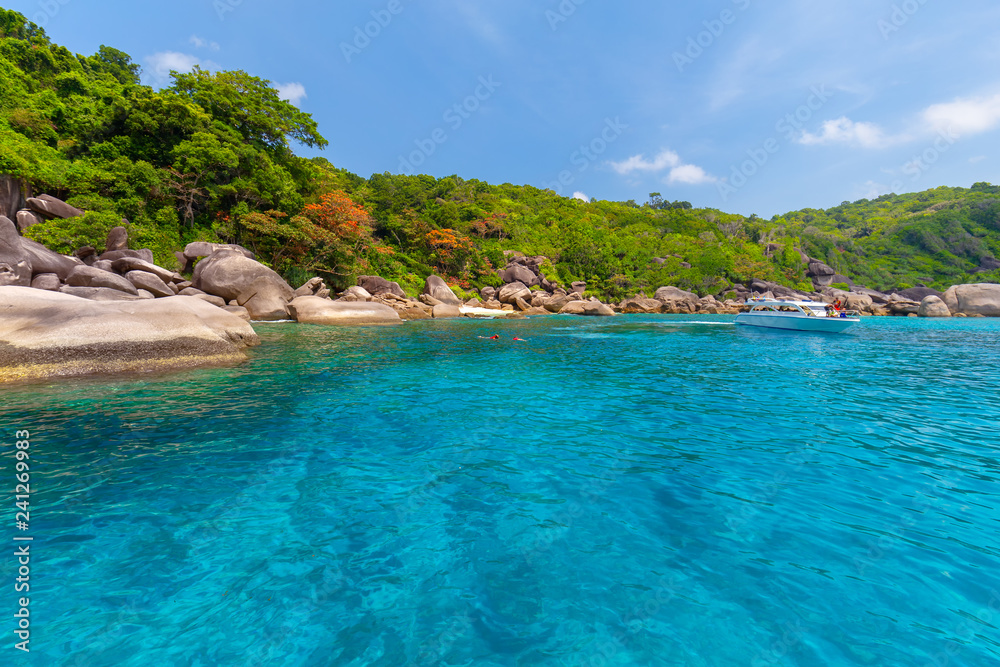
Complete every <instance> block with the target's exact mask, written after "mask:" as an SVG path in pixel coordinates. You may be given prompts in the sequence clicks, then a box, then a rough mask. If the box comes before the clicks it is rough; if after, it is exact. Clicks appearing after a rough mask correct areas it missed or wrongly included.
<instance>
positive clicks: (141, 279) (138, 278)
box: [125, 271, 176, 298]
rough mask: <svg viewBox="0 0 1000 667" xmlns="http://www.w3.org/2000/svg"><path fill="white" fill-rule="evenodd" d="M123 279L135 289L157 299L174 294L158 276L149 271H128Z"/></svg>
mask: <svg viewBox="0 0 1000 667" xmlns="http://www.w3.org/2000/svg"><path fill="white" fill-rule="evenodd" d="M125 279H126V280H128V281H129V282H130V283H132V284H133V285H135V288H136V289H140V290H146V291H147V292H149V293H150V294H152V295H153V296H155V297H157V298H162V297H165V296H173V295H174V294H175V293H176V292H174V291H173V290H172V289H170V288H169V287H168V286H167V284H166V283H165V282H163V280H161V279H160V277H159V276H158V275H156V274H155V273H150V272H149V271H129V272H128V273H126V274H125Z"/></svg>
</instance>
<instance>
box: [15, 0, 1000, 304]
mask: <svg viewBox="0 0 1000 667" xmlns="http://www.w3.org/2000/svg"><path fill="white" fill-rule="evenodd" d="M293 141H294V142H298V143H302V144H305V145H307V146H314V147H320V148H322V147H324V146H326V144H327V141H326V139H324V138H323V137H322V136H321V135H320V134H319V131H318V128H317V126H316V123H315V122H314V121H313V119H312V118H311V117H310V116H309V115H308V114H306V113H303V112H301V111H299V110H298V109H296V108H295V107H294V106H293V105H291V104H289V103H288V102H286V101H283V100H281V99H280V97H279V95H278V93H277V92H276V91H275V90H274V88H273V87H272V86H271V85H270V83H269V82H267V81H264V80H262V79H259V78H257V77H253V76H251V75H249V74H247V73H245V72H217V73H211V72H206V71H202V70H200V69H195V70H194V71H193V72H191V73H186V74H175V75H174V76H173V85H171V86H170V87H168V88H165V89H163V90H153V89H152V88H149V87H147V86H143V85H140V83H139V69H138V67H137V66H136V65H135V64H134V63H132V60H131V58H130V57H129V56H128V55H127V54H125V53H122V52H121V51H118V50H116V49H112V48H110V47H106V46H102V47H101V48H100V50H99V51H98V53H97V54H95V55H93V56H89V57H85V56H79V55H74V54H72V53H70V52H69V51H68V50H67V49H65V48H63V47H61V46H58V45H54V44H52V43H51V42H50V41H49V39H48V38H47V36H46V35H45V32H44V31H43V30H41V29H40V28H38V27H37V26H35V25H33V24H31V23H29V22H27V21H26V20H25V19H24V17H23V16H21V15H20V14H17V13H16V12H11V11H6V10H2V9H0V173H7V174H12V175H15V176H18V177H21V178H24V179H26V180H28V181H29V182H30V183H31V184H32V186H33V188H34V190H35V191H40V192H49V193H51V194H53V195H55V196H58V197H61V198H63V199H67V200H68V201H69V202H70V203H71V204H73V205H75V206H78V207H80V208H83V209H85V210H87V211H88V212H89V213H88V215H87V216H85V217H84V218H82V219H77V220H69V221H58V222H57V221H53V222H49V223H45V224H42V225H38V226H36V227H34V228H32V229H31V236H32V237H33V238H36V239H38V240H40V241H42V242H44V243H46V244H47V245H50V246H51V247H53V248H56V249H58V250H60V251H63V252H68V251H72V250H73V249H74V248H75V247H77V246H79V245H93V246H95V247H96V248H98V249H99V250H100V249H101V246H102V245H103V243H104V235H105V234H106V233H107V230H108V229H109V228H110V227H112V226H114V225H116V224H119V222H120V220H121V219H122V218H126V219H128V220H129V221H130V225H129V226H130V235H131V237H132V240H133V243H134V244H136V245H137V246H138V247H149V248H151V249H152V250H153V251H154V255H155V257H156V260H157V261H158V262H160V263H162V264H164V265H166V266H174V265H175V260H174V258H173V255H172V252H173V251H174V250H178V249H180V248H182V247H183V245H184V244H185V243H187V242H189V241H194V240H206V241H227V242H235V243H241V244H243V245H245V246H247V247H248V248H250V249H252V250H253V251H255V252H256V253H257V254H258V255H259V256H260V258H261V259H262V261H265V262H267V263H268V264H270V265H271V266H273V267H274V268H275V269H276V270H278V271H280V272H281V273H282V274H284V275H285V276H286V277H288V278H289V280H290V281H292V282H296V281H298V280H299V279H302V278H304V277H308V276H309V275H312V274H320V275H322V276H323V277H324V278H326V279H327V280H328V281H329V282H330V284H331V286H332V287H335V288H343V287H346V286H347V285H349V284H352V283H353V282H354V280H355V278H356V276H357V275H358V274H360V273H371V274H377V275H381V276H383V277H385V278H387V279H389V280H395V281H398V282H399V283H400V284H401V285H403V286H404V288H406V289H408V290H410V291H411V292H412V291H414V290H415V289H417V288H418V287H419V286H420V285H421V284H422V282H423V278H424V277H426V276H427V275H428V274H430V273H431V272H436V273H438V274H440V275H442V276H444V277H446V279H448V280H449V282H451V283H452V284H453V285H454V286H456V287H459V288H464V289H470V288H473V287H479V286H483V285H496V284H499V279H498V277H497V269H499V268H502V267H503V266H505V265H506V263H507V257H506V256H505V253H508V252H509V251H519V252H523V253H525V254H528V255H545V256H546V257H548V258H549V260H548V261H546V262H545V264H543V266H542V269H543V271H544V273H545V275H546V276H548V277H549V278H550V279H551V280H555V281H558V282H561V283H564V284H566V283H570V282H573V281H576V280H585V281H587V283H588V290H589V291H590V292H591V293H595V294H601V295H603V296H606V297H610V298H615V299H619V298H623V297H627V296H632V295H634V294H636V293H646V294H652V292H653V291H654V290H655V289H656V288H657V287H659V286H662V285H677V286H679V287H681V288H684V289H688V290H693V291H696V292H698V293H701V294H707V293H712V294H723V293H726V292H727V291H728V290H729V288H730V287H731V286H732V284H733V283H744V284H745V283H747V282H749V281H750V280H752V279H754V278H760V279H764V280H771V281H777V282H781V283H784V284H787V285H794V286H799V287H803V288H808V287H809V285H810V283H809V281H808V280H807V279H806V277H805V269H806V266H805V264H804V263H803V261H802V255H801V254H800V252H799V251H800V249H801V250H802V251H804V252H805V253H807V254H808V255H809V256H811V257H813V258H816V259H821V260H823V261H825V262H826V263H828V264H829V265H830V266H832V267H834V268H835V269H837V270H838V271H839V272H840V273H843V274H845V275H847V276H849V277H850V278H852V279H853V280H855V281H857V282H859V283H863V284H866V285H867V286H869V287H874V288H878V289H889V288H894V287H905V286H909V285H912V284H916V283H923V284H927V285H933V286H935V287H945V286H947V285H949V284H952V283H957V282H967V281H970V280H975V281H982V280H998V279H1000V275H998V274H997V272H995V271H993V272H990V273H975V274H974V273H973V272H974V271H975V270H976V269H977V267H979V266H980V262H982V261H984V260H986V262H985V263H986V264H989V265H992V264H991V263H990V262H989V260H991V259H992V258H994V257H996V254H997V253H998V252H1000V188H997V187H994V186H991V185H989V184H977V185H975V186H973V188H972V189H971V190H963V189H960V188H938V189H937V190H932V191H929V192H924V193H917V194H911V195H901V196H895V195H887V196H885V197H880V198H879V199H877V200H874V201H867V200H862V201H860V202H854V203H853V204H852V203H848V202H845V203H844V204H842V205H841V206H839V207H836V208H833V209H830V210H828V211H817V210H805V211H798V212H793V213H788V214H786V215H784V216H779V217H775V218H774V219H772V220H770V221H764V220H761V219H760V218H758V217H757V216H750V217H749V218H745V217H743V216H739V215H733V214H727V213H723V212H720V211H716V210H704V209H702V210H698V209H693V208H692V207H691V204H690V203H688V202H680V201H675V202H668V201H664V200H663V198H662V196H661V195H660V193H655V192H654V193H650V198H649V201H648V202H647V203H646V204H643V205H639V204H637V203H636V202H634V201H628V202H623V203H618V202H608V201H593V202H583V201H578V200H576V199H566V198H563V197H559V196H557V195H556V194H555V193H553V192H552V191H547V190H539V189H537V188H534V187H531V186H514V185H511V184H503V185H490V184H488V183H484V182H482V181H478V180H465V179H462V178H460V177H458V176H450V177H447V178H441V179H436V178H433V177H431V176H399V175H392V174H389V173H385V174H375V175H373V176H371V178H368V179H364V178H361V177H360V176H357V175H355V174H352V173H350V172H347V171H345V170H343V169H338V168H336V167H335V166H334V165H332V164H330V163H329V162H328V161H327V160H324V159H322V158H315V159H312V160H305V159H302V158H299V157H297V156H295V155H294V154H293V152H292V151H291V148H290V144H291V142H293Z"/></svg>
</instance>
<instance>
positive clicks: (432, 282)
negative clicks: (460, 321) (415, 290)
mask: <svg viewBox="0 0 1000 667" xmlns="http://www.w3.org/2000/svg"><path fill="white" fill-rule="evenodd" d="M369 291H371V290H369ZM421 294H428V295H430V296H432V297H434V298H435V299H437V300H438V301H440V302H441V303H448V304H451V305H453V306H461V305H462V301H461V300H460V299H459V298H458V297H457V296H455V293H454V292H452V291H451V288H450V287H448V283H446V282H445V281H444V280H442V279H441V277H439V276H436V275H434V274H431V275H429V276H427V280H426V281H425V282H424V289H423V291H422V292H421Z"/></svg>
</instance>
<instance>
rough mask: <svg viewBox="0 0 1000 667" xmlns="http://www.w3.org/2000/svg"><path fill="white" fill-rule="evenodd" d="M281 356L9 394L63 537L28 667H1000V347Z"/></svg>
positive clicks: (480, 344)
mask: <svg viewBox="0 0 1000 667" xmlns="http://www.w3.org/2000/svg"><path fill="white" fill-rule="evenodd" d="M259 331H260V333H261V337H262V339H263V340H264V345H263V346H262V347H260V348H258V349H257V350H255V351H254V352H253V355H252V356H253V358H252V360H251V361H250V362H249V363H247V364H245V365H244V366H241V367H238V368H230V369H222V370H218V369H215V370H198V371H191V372H185V373H180V374H172V375H164V376H131V377H124V378H114V379H90V380H64V381H59V382H52V383H49V384H44V385H37V384H36V385H24V386H17V387H13V388H12V387H7V388H4V389H2V390H0V397H2V407H0V424H2V427H3V429H4V433H3V441H4V442H5V443H7V444H6V446H5V448H4V462H5V467H4V470H7V471H8V474H6V477H7V482H6V483H4V484H3V487H2V490H3V493H4V494H6V495H5V496H4V499H5V500H4V503H5V507H7V508H9V511H5V514H4V515H5V516H7V517H8V519H6V520H5V524H6V527H5V532H8V533H9V534H11V536H12V534H13V533H15V532H16V531H15V530H14V529H13V522H14V516H13V515H14V510H13V504H14V501H13V498H12V492H13V485H14V482H13V462H14V460H13V448H12V447H11V446H10V444H11V442H12V440H13V432H14V430H15V429H30V431H31V435H32V437H31V442H32V448H31V457H32V465H33V468H32V475H33V484H32V488H33V496H32V499H31V502H32V523H31V529H30V534H31V535H33V536H34V538H35V539H34V542H33V543H32V546H31V550H32V554H33V560H32V565H31V567H32V575H31V576H32V579H31V592H30V597H31V622H32V625H31V629H32V635H31V647H32V653H31V654H30V656H26V655H24V654H21V653H20V652H18V651H14V650H13V649H12V648H11V646H10V645H12V644H13V641H14V639H13V638H12V637H13V635H12V632H11V631H12V630H13V628H14V622H13V620H12V618H13V616H12V615H13V613H14V611H15V604H16V597H17V595H16V594H15V593H14V592H13V591H12V588H13V586H12V580H13V576H14V575H13V572H14V568H15V564H14V558H13V556H11V555H8V556H5V557H4V559H3V560H4V561H5V564H4V565H3V571H4V572H7V573H9V576H8V575H4V577H5V578H7V579H10V580H11V582H10V584H11V585H8V584H6V583H5V584H3V586H2V588H3V590H5V591H6V593H4V594H3V596H2V600H0V605H2V608H0V611H3V612H4V613H3V618H6V619H8V620H7V621H4V622H3V623H4V625H6V626H9V627H2V628H0V631H2V633H3V635H4V636H6V637H7V639H6V640H5V641H4V648H3V654H4V656H5V657H4V658H3V659H2V660H3V662H4V663H5V664H11V662H13V663H14V664H25V665H28V664H31V665H46V666H48V665H123V666H136V667H138V666H143V667H145V666H149V665H394V666H395V665H725V666H728V665H753V666H755V667H756V666H760V665H823V666H826V665H879V666H883V665H917V666H920V665H935V666H941V667H943V666H945V665H946V666H947V667H955V666H960V665H968V666H973V665H976V666H983V665H991V664H997V661H998V660H1000V629H998V628H1000V509H998V508H1000V462H998V449H1000V447H998V444H1000V434H998V427H1000V389H998V380H1000V354H998V352H1000V321H996V320H973V319H966V320H947V321H929V320H913V319H891V320H890V319H876V318H871V319H866V320H864V322H863V323H862V324H861V325H860V326H859V327H857V330H856V332H855V333H853V334H850V335H839V336H831V335H822V334H796V333H783V332H766V331H757V330H753V329H746V328H742V327H736V326H734V325H733V322H732V318H727V317H698V318H694V319H693V318H690V317H682V316H670V317H655V318H654V317H640V316H629V317H617V318H613V319H610V318H609V319H568V318H565V317H551V318H542V319H535V320H528V321H520V322H508V323H490V322H475V321H451V322H420V323H410V324H407V325H404V326H401V327H396V328H377V329H363V330H357V329H335V328H334V329H327V328H320V327H307V326H298V325H262V326H260V327H259ZM493 333H500V334H501V340H499V341H487V340H482V339H480V338H478V336H487V335H491V334H493ZM515 335H516V336H520V337H522V338H526V339H527V341H526V342H515V341H513V340H511V338H512V337H513V336H515ZM8 544H9V545H11V544H13V543H12V542H10V541H9V538H8ZM4 551H5V552H13V547H10V548H7V549H4ZM8 661H11V662H8Z"/></svg>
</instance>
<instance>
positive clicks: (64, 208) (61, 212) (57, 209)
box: [28, 195, 83, 218]
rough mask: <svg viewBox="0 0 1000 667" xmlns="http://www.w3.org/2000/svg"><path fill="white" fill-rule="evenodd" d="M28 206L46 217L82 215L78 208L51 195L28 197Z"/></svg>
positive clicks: (74, 216)
mask: <svg viewBox="0 0 1000 667" xmlns="http://www.w3.org/2000/svg"><path fill="white" fill-rule="evenodd" d="M28 208H30V209H31V210H33V211H34V212H36V213H38V214H40V215H42V216H43V217H46V218H76V217H79V216H81V215H83V211H81V210H80V209H78V208H75V207H73V206H70V205H69V204H67V203H66V202H64V201H62V200H61V199H56V198H55V197H52V196H51V195H38V196H37V197H29V198H28Z"/></svg>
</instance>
